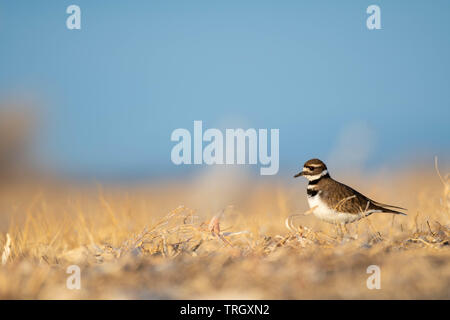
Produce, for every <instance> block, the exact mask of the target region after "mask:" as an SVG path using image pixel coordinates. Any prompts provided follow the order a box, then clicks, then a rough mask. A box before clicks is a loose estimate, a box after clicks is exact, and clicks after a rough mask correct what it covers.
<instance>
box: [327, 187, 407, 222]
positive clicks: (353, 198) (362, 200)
mask: <svg viewBox="0 0 450 320" xmlns="http://www.w3.org/2000/svg"><path fill="white" fill-rule="evenodd" d="M330 182H331V181H330ZM323 193H324V194H323V196H324V197H323V198H325V197H326V198H327V200H328V202H329V203H328V205H329V206H330V207H332V208H334V209H335V210H336V211H339V212H346V213H353V214H359V213H362V212H367V211H379V212H388V213H395V214H404V213H402V212H398V211H395V210H392V209H389V208H387V207H390V208H399V209H402V208H400V207H394V206H389V205H383V204H381V203H379V202H376V201H373V200H371V199H369V198H368V197H366V196H365V195H363V194H362V193H360V192H358V191H356V190H355V189H353V188H351V187H349V186H347V185H345V184H343V183H340V182H338V181H335V180H332V183H328V184H327V186H326V187H325V186H324V187H323Z"/></svg>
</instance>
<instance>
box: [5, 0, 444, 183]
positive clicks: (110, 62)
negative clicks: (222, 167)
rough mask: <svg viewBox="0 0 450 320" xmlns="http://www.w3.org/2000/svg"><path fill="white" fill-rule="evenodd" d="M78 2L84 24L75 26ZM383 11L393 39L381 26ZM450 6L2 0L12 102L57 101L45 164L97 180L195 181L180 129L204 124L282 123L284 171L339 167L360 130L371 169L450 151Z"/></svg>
mask: <svg viewBox="0 0 450 320" xmlns="http://www.w3.org/2000/svg"><path fill="white" fill-rule="evenodd" d="M71 4H76V5H79V6H80V7H81V14H82V22H81V26H82V29H81V30H68V29H67V28H66V19H67V17H68V14H66V8H67V6H69V5H71ZM371 4H377V5H379V6H380V8H381V24H382V30H373V31H370V30H368V29H367V28H366V19H367V17H368V15H367V14H366V8H367V7H368V6H369V5H371ZM449 12H450V2H449V1H433V2H430V1H312V0H311V1H261V0H259V1H234V0H230V1H224V0H221V1H211V0H209V1H196V0H194V1H132V2H129V1H106V0H104V1H100V0H97V1H86V0H82V1H50V0H47V1H33V2H31V1H22V0H15V1H5V0H0V98H2V97H3V98H5V97H8V96H9V95H11V94H12V93H17V92H29V93H31V94H36V95H39V96H41V97H45V99H44V100H45V101H46V106H45V107H46V127H45V131H43V132H41V134H40V135H39V136H38V137H36V140H37V146H38V148H37V149H38V153H39V157H40V158H42V159H44V161H47V162H48V163H49V165H51V166H52V167H54V168H57V169H58V170H61V171H64V172H72V173H82V174H86V175H94V176H95V175H100V176H101V175H104V176H108V175H117V174H118V175H125V176H126V175H135V174H138V175H139V174H143V175H152V174H166V173H168V172H172V173H173V172H175V173H176V174H183V173H184V172H187V171H189V170H190V168H187V167H175V166H174V165H173V164H172V163H171V161H170V151H171V148H172V147H173V145H174V143H173V142H171V141H170V135H171V133H172V131H173V130H174V129H176V128H187V129H189V130H191V131H192V127H193V121H194V120H202V121H203V123H204V126H205V127H207V128H210V127H214V128H237V127H243V128H269V129H270V128H278V129H280V170H281V171H283V170H285V171H288V172H291V171H292V168H293V167H295V168H297V167H298V166H299V165H300V164H301V163H303V162H304V161H305V160H307V159H308V158H311V157H316V156H317V157H321V158H323V159H329V158H330V157H331V158H332V156H331V155H332V154H333V152H336V151H333V150H335V149H336V148H337V147H338V146H339V145H340V142H339V141H341V144H342V143H343V144H344V145H346V144H347V147H348V148H349V149H350V150H351V149H352V144H351V142H348V141H347V142H345V141H344V142H342V139H344V140H345V139H347V140H348V137H352V136H357V137H359V138H361V139H364V137H366V136H369V137H370V141H369V142H367V143H368V144H370V147H369V148H368V149H369V150H368V151H365V152H366V154H365V156H364V157H363V158H364V160H363V161H364V166H367V167H374V166H375V167H376V166H380V165H382V164H385V163H388V162H390V161H395V160H396V159H401V158H402V157H405V156H406V155H417V154H423V155H424V156H425V157H428V156H430V159H432V158H431V157H432V156H433V155H434V154H438V155H441V156H444V157H445V156H448V155H450V152H448V151H449V150H450V120H449V119H450V61H449V60H450V59H449V57H450V38H449V31H450V17H449V16H448V13H449ZM348 128H350V129H348ZM351 128H356V129H354V130H353V131H352V129H351ZM361 128H362V129H361ZM349 130H350V131H349ZM360 130H362V131H361V132H360ZM345 137H347V138H345ZM361 144H362V145H364V140H362V141H360V144H356V145H355V148H357V147H358V146H360V145H361ZM411 161H412V160H411ZM255 170H259V169H256V168H255Z"/></svg>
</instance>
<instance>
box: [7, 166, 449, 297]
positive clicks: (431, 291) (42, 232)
mask: <svg viewBox="0 0 450 320" xmlns="http://www.w3.org/2000/svg"><path fill="white" fill-rule="evenodd" d="M418 172H421V175H420V176H417V175H415V174H414V175H413V174H411V173H412V172H411V171H410V172H405V173H404V174H398V175H397V176H396V177H395V178H396V179H394V178H393V176H392V175H389V180H387V179H384V176H382V175H379V176H376V177H369V178H370V181H371V183H370V184H368V185H364V184H361V181H363V180H362V179H355V180H354V181H348V180H347V182H349V184H352V185H354V186H355V187H359V188H360V189H361V190H362V191H363V192H365V193H367V194H369V195H371V196H372V197H373V198H375V199H379V200H382V201H386V202H390V203H392V204H397V205H401V206H407V207H408V208H409V211H408V216H407V217H400V216H392V215H388V214H378V215H373V216H371V217H369V218H367V219H364V220H362V221H360V222H359V223H355V224H352V225H349V226H348V229H349V233H348V234H346V235H345V236H344V237H341V236H339V235H338V233H337V232H336V230H335V227H334V226H333V225H329V224H326V223H324V222H321V221H317V220H316V219H315V218H314V217H313V216H312V215H305V216H303V215H300V216H292V219H288V220H287V218H288V217H289V216H291V215H292V214H293V213H295V212H298V211H301V212H303V211H305V210H306V199H305V195H304V183H300V182H298V181H296V184H291V185H280V184H277V183H272V184H258V183H250V184H245V183H244V184H239V183H238V182H236V184H233V181H231V182H230V183H228V186H229V188H231V189H233V190H234V192H237V194H239V196H232V195H233V194H236V193H231V196H230V193H223V192H216V193H214V192H213V191H211V190H209V188H208V186H207V187H206V188H203V189H202V188H200V187H198V185H197V184H196V183H195V182H192V183H184V184H183V183H178V184H176V185H175V184H170V183H169V184H168V185H164V186H158V187H156V186H154V187H133V188H131V187H129V188H126V190H124V189H120V188H112V187H111V188H105V190H103V189H102V188H99V187H97V188H86V187H84V188H81V187H80V188H74V187H72V188H69V187H67V186H65V187H55V186H53V187H45V188H44V187H42V186H41V188H40V190H36V188H33V187H24V186H22V187H11V186H9V187H3V188H2V189H1V191H0V210H1V211H0V253H2V264H3V265H2V266H0V298H1V299H5V298H13V299H22V298H30V299H72V298H75V299H77V298H87V299H99V298H100V299H101V298H107V299H122V298H123V299H128V298H138V299H159V298H170V299H172V298H174V299H177V298H187V299H202V298H204V299H239V298H242V299H247V298H249V299H252V298H254V299H260V298H266V299H303V298H320V299H322V298H350V299H353V298H357V299H366V298H375V299H379V298H392V299H398V298H406V299H409V298H425V299H434V298H443V299H449V298H450V292H449V288H450V263H449V262H450V250H449V248H450V245H449V237H450V223H449V221H450V193H449V187H448V183H449V180H448V175H447V177H441V181H440V180H439V178H438V176H437V175H436V173H435V172H434V171H431V170H429V171H426V170H421V171H418ZM231 180H232V179H231ZM211 181H213V180H211ZM442 183H444V185H443V184H442ZM238 186H240V187H238ZM200 189H202V190H200ZM236 190H237V191H236ZM230 197H231V198H230ZM222 198H223V199H222ZM218 199H220V200H223V202H229V204H233V205H234V206H233V207H231V206H226V205H224V204H223V205H222V207H221V208H222V209H223V211H220V210H217V211H215V209H211V207H213V206H208V205H206V204H207V203H212V202H214V201H212V200H218ZM179 203H183V204H185V205H186V206H183V205H182V206H177V204H179ZM214 203H217V201H216V202H214ZM173 208H175V209H173ZM193 208H195V209H193ZM296 209H298V210H296ZM286 220H287V221H286ZM286 225H287V226H288V228H286ZM7 237H10V240H9V241H8V240H7ZM73 264H76V265H78V266H80V268H81V290H69V289H67V288H66V279H67V277H68V276H69V275H68V274H66V268H67V267H68V266H69V265H73ZM369 265H378V266H380V268H381V289H380V290H369V289H368V288H367V287H366V280H367V278H368V277H369V274H367V273H366V270H367V267H368V266H369Z"/></svg>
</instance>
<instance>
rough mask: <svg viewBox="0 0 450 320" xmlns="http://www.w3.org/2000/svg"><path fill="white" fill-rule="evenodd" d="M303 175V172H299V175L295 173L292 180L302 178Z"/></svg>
mask: <svg viewBox="0 0 450 320" xmlns="http://www.w3.org/2000/svg"><path fill="white" fill-rule="evenodd" d="M302 175H303V171H300V172H299V173H297V174H296V175H295V176H294V178H298V177H300V176H302Z"/></svg>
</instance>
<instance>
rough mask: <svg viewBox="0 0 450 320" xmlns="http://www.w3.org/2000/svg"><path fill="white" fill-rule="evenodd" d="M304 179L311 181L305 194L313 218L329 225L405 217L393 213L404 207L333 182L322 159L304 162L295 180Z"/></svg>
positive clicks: (397, 212)
mask: <svg viewBox="0 0 450 320" xmlns="http://www.w3.org/2000/svg"><path fill="white" fill-rule="evenodd" d="M300 176H304V177H305V178H306V179H308V180H309V183H308V187H307V188H306V193H307V197H308V204H309V207H310V208H311V210H312V212H313V213H314V215H315V216H316V217H317V218H319V219H321V220H324V221H326V222H330V223H335V224H347V223H351V222H355V221H357V220H359V219H361V218H364V217H367V216H369V215H371V214H372V213H376V212H387V213H393V214H402V215H405V214H404V213H402V212H399V211H396V210H393V208H395V209H399V210H406V209H404V208H400V207H396V206H391V205H388V204H383V203H380V202H377V201H374V200H371V199H369V198H367V197H366V196H364V195H363V194H361V193H359V192H358V191H356V190H354V189H352V188H350V187H349V186H346V185H345V184H343V183H340V182H338V181H336V180H333V179H332V178H331V177H330V174H329V173H328V170H327V166H326V165H325V163H323V162H322V161H320V160H319V159H311V160H308V161H306V162H305V164H304V165H303V170H302V171H301V172H300V173H298V174H296V175H295V176H294V178H297V177H300Z"/></svg>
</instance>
